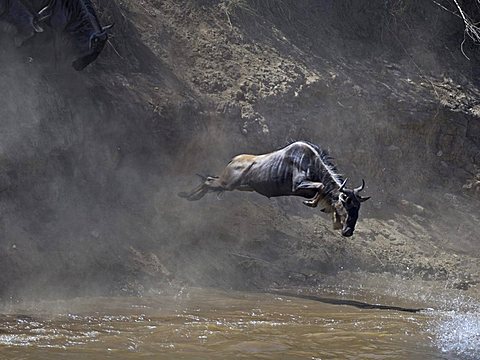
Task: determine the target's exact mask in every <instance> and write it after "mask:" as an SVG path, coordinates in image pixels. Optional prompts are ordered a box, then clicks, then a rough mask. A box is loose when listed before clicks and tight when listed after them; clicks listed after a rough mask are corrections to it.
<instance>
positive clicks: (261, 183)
mask: <svg viewBox="0 0 480 360" xmlns="http://www.w3.org/2000/svg"><path fill="white" fill-rule="evenodd" d="M346 183H347V180H346V179H345V180H343V179H342V177H341V176H340V175H339V174H338V171H337V169H336V167H335V165H334V164H333V163H332V161H331V158H330V157H329V156H328V155H327V153H326V152H324V151H322V150H321V149H320V148H319V147H318V146H316V145H314V144H311V143H309V142H306V141H297V142H294V143H292V144H290V145H288V146H286V147H284V148H283V149H280V150H277V151H274V152H271V153H269V154H264V155H246V154H244V155H238V156H236V157H234V158H233V159H232V160H231V161H230V163H228V165H227V166H226V167H225V169H224V170H223V172H222V174H221V175H220V176H218V177H216V176H215V177H212V176H209V177H204V182H203V183H202V184H201V185H200V186H198V187H197V188H195V189H194V190H192V191H191V192H189V193H185V192H181V193H179V194H178V195H179V196H181V197H183V198H186V199H188V200H192V201H193V200H199V199H201V198H202V197H203V196H204V195H205V194H206V193H208V192H209V191H213V192H222V191H232V190H241V191H256V192H257V193H260V194H262V195H265V196H267V197H269V198H270V197H275V196H292V195H293V196H301V197H304V198H308V199H309V200H305V201H304V202H303V203H304V204H305V205H307V206H310V207H316V206H317V205H318V204H319V203H321V204H322V211H324V212H327V213H332V214H333V226H334V229H336V230H338V229H342V235H343V236H352V235H353V231H354V230H355V225H356V223H357V220H358V212H359V210H360V204H361V203H362V202H364V201H366V200H368V199H369V197H362V196H360V194H359V193H360V191H362V190H363V188H364V187H365V182H364V181H363V180H362V186H360V187H358V188H356V189H347V188H346V187H345V184H346Z"/></svg>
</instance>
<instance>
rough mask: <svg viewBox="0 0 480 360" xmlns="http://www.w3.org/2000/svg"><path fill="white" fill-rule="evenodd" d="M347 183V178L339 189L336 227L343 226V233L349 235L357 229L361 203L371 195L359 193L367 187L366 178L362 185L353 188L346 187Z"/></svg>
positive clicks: (335, 214) (335, 218)
mask: <svg viewBox="0 0 480 360" xmlns="http://www.w3.org/2000/svg"><path fill="white" fill-rule="evenodd" d="M346 183H347V179H345V181H344V182H343V184H342V185H341V187H340V189H339V190H338V191H339V195H338V201H337V202H336V203H335V210H334V227H335V226H338V228H340V227H341V229H342V235H343V236H346V237H349V236H352V235H353V231H354V230H355V225H356V224H357V220H358V212H359V210H360V205H361V203H362V202H364V201H367V200H368V199H370V197H362V196H360V194H359V192H360V191H362V190H363V188H364V187H365V181H364V180H362V186H360V187H358V188H355V189H353V190H350V189H347V188H345V185H346Z"/></svg>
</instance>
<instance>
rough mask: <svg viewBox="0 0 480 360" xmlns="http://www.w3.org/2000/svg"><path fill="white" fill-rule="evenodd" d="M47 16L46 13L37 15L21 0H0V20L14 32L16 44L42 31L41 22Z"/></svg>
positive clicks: (19, 44) (18, 44) (20, 43)
mask: <svg viewBox="0 0 480 360" xmlns="http://www.w3.org/2000/svg"><path fill="white" fill-rule="evenodd" d="M47 18H48V15H47V14H44V15H43V16H42V15H39V14H38V13H37V12H36V11H35V10H33V9H32V8H30V6H28V5H27V4H25V3H24V2H23V1H21V0H0V22H3V23H5V24H7V26H6V29H7V30H10V32H12V33H13V34H14V36H15V45H16V46H21V45H22V44H23V43H24V42H25V41H27V40H28V39H30V38H32V37H33V36H34V35H35V34H36V33H40V32H43V27H42V25H41V23H42V22H43V21H45V20H46V19H47ZM11 30H13V31H11Z"/></svg>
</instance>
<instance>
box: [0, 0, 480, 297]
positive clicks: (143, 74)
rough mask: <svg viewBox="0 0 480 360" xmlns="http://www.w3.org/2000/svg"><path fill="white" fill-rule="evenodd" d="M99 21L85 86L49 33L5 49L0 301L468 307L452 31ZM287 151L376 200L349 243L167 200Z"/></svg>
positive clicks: (464, 130)
mask: <svg viewBox="0 0 480 360" xmlns="http://www.w3.org/2000/svg"><path fill="white" fill-rule="evenodd" d="M393 3H395V4H393ZM401 3H402V4H403V6H399V5H400V4H401ZM380 5H382V6H380ZM394 5H395V6H394ZM97 6H98V9H99V13H100V16H101V17H102V18H103V19H105V21H110V20H113V21H115V23H116V26H115V32H114V34H113V36H112V38H111V43H110V44H109V45H108V46H107V48H106V49H105V51H104V52H103V53H102V55H101V57H100V58H99V59H98V60H97V62H96V63H95V64H93V65H92V66H90V67H89V68H87V69H86V70H85V71H84V72H81V73H76V72H74V71H73V70H72V69H70V67H69V64H63V63H58V62H57V63H55V57H54V56H53V55H52V52H51V51H48V50H46V49H48V46H49V45H48V44H49V40H48V32H46V33H45V34H41V35H42V37H41V38H40V39H39V41H38V42H36V43H35V42H32V44H30V45H28V46H26V47H25V48H22V49H20V50H18V49H14V48H13V47H12V46H11V45H10V39H9V38H8V37H7V36H4V37H2V39H1V41H2V45H3V46H2V47H1V49H2V50H0V55H1V59H0V62H1V66H2V69H5V70H4V71H3V72H2V73H0V81H1V83H2V84H4V86H3V87H2V89H0V99H1V100H0V102H1V103H0V118H1V119H2V123H1V125H0V126H1V127H2V129H1V132H0V139H1V140H0V145H1V147H0V164H1V167H0V191H2V192H1V193H0V215H1V220H0V234H1V239H2V240H1V242H0V256H1V259H2V262H1V263H2V265H1V266H2V270H3V271H2V272H1V275H0V284H1V285H2V291H3V296H4V297H7V296H9V295H12V294H15V295H21V296H29V295H30V294H32V293H33V294H41V295H48V293H49V292H53V291H55V292H56V291H58V290H59V289H61V290H64V291H65V293H67V294H69V295H71V294H74V295H78V294H82V293H84V292H86V291H89V292H92V291H93V292H110V291H115V292H118V291H125V292H134V293H137V292H141V291H143V290H145V289H146V288H147V287H148V286H151V285H153V286H157V287H158V286H159V285H162V284H165V283H169V282H172V281H174V282H175V281H186V282H188V283H191V284H200V285H213V286H223V287H237V288H240V287H242V288H252V287H253V288H262V287H267V286H271V285H283V284H296V285H299V284H315V283H318V282H319V281H321V280H322V278H323V277H324V276H325V274H336V273H338V272H342V271H346V270H349V271H359V270H361V271H366V272H382V273H383V272H387V273H392V274H400V275H402V276H405V277H410V278H422V279H425V280H438V281H447V284H448V286H451V287H458V288H462V289H470V291H473V290H472V289H471V288H472V286H473V285H475V283H476V280H475V277H474V276H473V275H474V274H475V273H476V272H477V271H478V268H479V261H478V257H479V256H480V253H479V250H478V249H479V247H478V246H477V239H478V229H477V224H478V223H479V220H480V219H479V217H480V214H479V213H478V210H477V209H478V205H479V189H480V188H479V180H478V179H479V173H480V170H479V167H480V125H479V124H480V119H479V118H478V116H479V114H480V111H479V109H480V108H478V106H479V105H478V104H477V102H478V100H477V99H478V95H479V94H478V92H479V90H478V87H477V86H478V84H477V83H476V77H475V73H474V72H475V68H476V66H475V65H478V61H476V58H477V56H478V49H477V48H476V47H474V46H468V44H467V46H466V47H465V49H466V51H467V52H468V54H469V55H470V58H471V60H470V61H468V60H467V59H465V58H464V57H463V55H462V53H461V51H460V42H461V39H462V38H463V37H462V29H463V28H462V24H461V22H458V21H457V19H455V18H454V17H452V16H451V15H450V14H448V13H446V12H444V11H443V10H442V9H440V8H439V7H438V6H435V5H434V4H428V5H427V4H423V5H415V4H412V3H411V2H409V1H405V2H392V4H390V3H389V2H383V1H382V2H380V1H379V2H375V1H374V2H368V3H367V2H358V1H322V2H318V1H313V0H312V1H307V2H302V3H301V4H300V3H298V2H296V1H293V0H292V1H287V0H285V1H281V2H274V1H255V0H225V1H214V0H210V1H209V0H203V1H200V0H196V1H186V0H185V1H153V0H151V1H140V2H133V1H118V2H117V1H107V0H102V1H98V2H97ZM412 39H414V41H413V40H412ZM40 43H41V44H46V45H44V46H40V45H39V44H40ZM297 139H306V140H310V141H312V142H315V143H317V144H319V145H320V146H322V147H323V148H325V149H328V150H330V152H331V153H332V155H333V156H334V157H335V158H336V160H335V161H336V162H337V164H338V166H339V168H340V169H341V170H342V172H343V173H344V174H345V175H346V176H348V177H349V179H350V180H349V181H350V182H351V183H353V184H354V185H356V184H359V183H360V181H361V179H362V178H365V180H366V182H367V189H366V190H365V192H368V193H369V195H372V197H373V199H372V200H370V201H369V202H367V203H365V205H364V206H363V208H362V210H361V214H360V221H359V224H358V229H357V231H356V233H355V236H354V237H353V238H352V239H345V238H342V237H341V236H340V234H339V233H338V232H335V231H333V230H331V223H330V219H329V218H328V217H326V216H323V215H321V214H320V213H319V212H318V211H315V210H312V209H307V208H304V207H303V205H301V204H299V203H300V201H299V200H298V199H277V200H268V199H266V198H262V197H261V196H260V195H258V194H245V193H238V194H237V193H227V194H225V195H224V198H223V200H221V201H218V200H217V199H215V197H214V196H213V195H212V196H211V197H206V198H204V199H202V200H201V201H200V202H196V203H190V202H185V201H184V200H183V199H180V198H178V197H177V196H176V193H177V192H178V191H180V190H185V189H186V188H190V187H192V186H194V185H196V182H197V181H199V180H198V179H196V178H195V176H194V174H195V173H204V174H205V173H208V174H216V173H218V172H219V171H221V169H222V167H223V166H224V165H225V164H226V163H227V162H228V161H229V160H230V158H231V157H232V156H233V155H235V154H238V153H240V152H251V153H260V152H268V151H271V150H273V149H276V148H279V147H281V146H283V145H285V144H286V143H288V142H289V141H291V140H297Z"/></svg>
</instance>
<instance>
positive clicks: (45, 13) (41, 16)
mask: <svg viewBox="0 0 480 360" xmlns="http://www.w3.org/2000/svg"><path fill="white" fill-rule="evenodd" d="M54 5H55V0H50V2H49V3H48V4H47V6H45V7H44V8H43V9H41V10H40V11H39V12H38V13H37V19H36V20H37V22H42V21H45V20H47V19H48V18H49V17H50V16H52V14H53V13H52V10H53V6H54Z"/></svg>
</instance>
